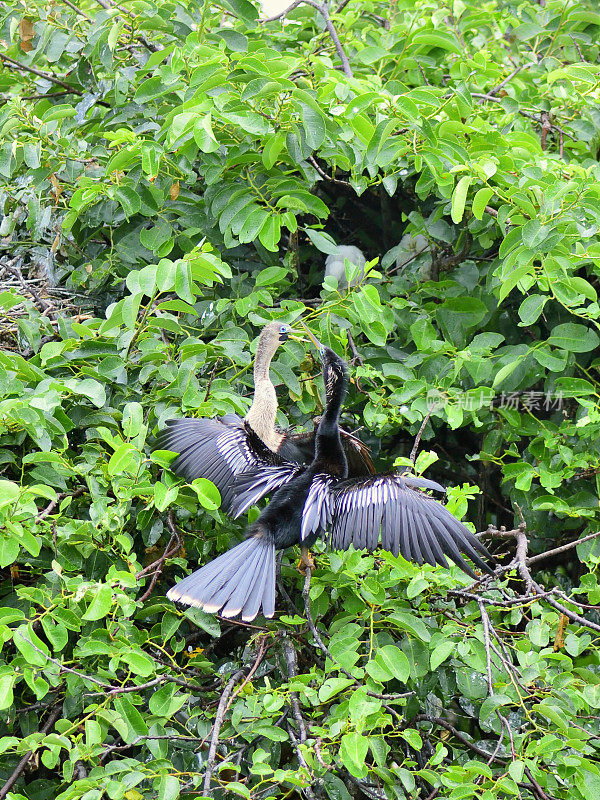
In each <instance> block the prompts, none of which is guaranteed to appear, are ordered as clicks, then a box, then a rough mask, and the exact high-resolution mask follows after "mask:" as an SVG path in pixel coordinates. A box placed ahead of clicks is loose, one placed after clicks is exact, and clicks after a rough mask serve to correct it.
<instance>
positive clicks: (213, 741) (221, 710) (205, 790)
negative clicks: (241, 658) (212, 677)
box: [0, 669, 244, 800]
mask: <svg viewBox="0 0 600 800" xmlns="http://www.w3.org/2000/svg"><path fill="white" fill-rule="evenodd" d="M243 674H244V670H243V669H239V670H238V671H237V672H235V673H234V674H233V675H232V676H231V678H230V679H229V680H228V681H227V684H226V686H225V689H224V690H223V694H222V695H221V699H220V700H219V705H218V707H217V714H216V716H215V723H214V725H213V729H212V735H211V737H210V747H209V749H208V758H207V760H206V772H205V773H204V782H203V784H202V794H203V795H205V797H212V790H211V788H210V781H211V778H212V774H213V771H214V768H215V758H216V755H217V745H218V744H219V734H220V732H221V726H222V725H223V719H224V717H225V711H226V709H227V704H228V701H229V695H230V694H231V692H232V691H233V687H234V686H235V685H236V683H237V682H238V681H239V679H240V678H241V677H242V675H243ZM0 800H2V798H0Z"/></svg>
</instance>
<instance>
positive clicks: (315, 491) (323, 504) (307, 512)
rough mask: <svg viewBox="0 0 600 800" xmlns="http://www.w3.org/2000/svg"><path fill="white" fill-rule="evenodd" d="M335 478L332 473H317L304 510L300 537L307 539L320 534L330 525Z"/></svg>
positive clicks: (303, 539)
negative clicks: (331, 490)
mask: <svg viewBox="0 0 600 800" xmlns="http://www.w3.org/2000/svg"><path fill="white" fill-rule="evenodd" d="M332 483H333V478H332V477H331V476H330V475H315V477H314V479H313V481H312V483H311V485H310V489H309V491H308V496H307V498H306V501H305V503H304V508H303V510H302V528H301V531H300V539H301V540H302V541H305V539H307V538H308V537H309V536H312V535H316V536H319V535H320V534H321V533H324V532H325V531H326V530H327V528H328V527H329V522H330V520H331V512H332V507H331V493H330V487H331V485H332Z"/></svg>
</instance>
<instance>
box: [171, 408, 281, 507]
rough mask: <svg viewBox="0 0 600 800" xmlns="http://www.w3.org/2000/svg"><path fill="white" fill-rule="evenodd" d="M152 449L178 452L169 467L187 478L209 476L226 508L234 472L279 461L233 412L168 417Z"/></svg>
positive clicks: (231, 494)
mask: <svg viewBox="0 0 600 800" xmlns="http://www.w3.org/2000/svg"><path fill="white" fill-rule="evenodd" d="M155 449H161V450H171V451H173V452H174V453H178V454H179V455H178V456H177V458H176V459H175V460H174V461H173V462H172V464H171V469H172V470H173V472H175V474H177V475H180V476H181V477H182V478H185V480H187V481H190V482H191V481H193V480H195V479H196V478H208V480H210V481H212V482H213V483H214V484H215V486H216V487H217V488H218V490H219V492H220V493H221V500H222V507H223V508H224V509H225V510H229V509H230V506H231V502H232V500H233V497H234V492H233V488H234V480H235V476H236V475H239V474H240V473H242V472H245V471H247V470H249V469H253V468H256V467H258V466H259V465H263V464H264V465H273V464H277V463H282V462H281V459H279V458H278V456H277V454H276V453H273V452H272V451H271V450H269V448H268V447H267V446H266V445H265V444H264V443H263V442H262V441H261V439H260V438H259V437H258V436H257V435H256V434H255V433H254V431H252V429H251V428H250V427H249V426H248V425H247V423H245V422H244V421H243V420H242V419H241V418H240V417H238V416H237V415H236V414H227V415H226V416H225V417H223V418H222V419H173V420H168V421H167V424H166V427H165V429H164V430H162V431H161V432H160V433H159V434H158V436H157V438H156V442H155Z"/></svg>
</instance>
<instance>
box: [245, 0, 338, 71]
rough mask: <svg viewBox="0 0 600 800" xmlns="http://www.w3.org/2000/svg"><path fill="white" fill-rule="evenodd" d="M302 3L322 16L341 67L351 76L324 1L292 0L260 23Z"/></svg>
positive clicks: (281, 15)
mask: <svg viewBox="0 0 600 800" xmlns="http://www.w3.org/2000/svg"><path fill="white" fill-rule="evenodd" d="M302 3H306V5H309V6H312V7H313V8H315V9H316V10H317V11H318V12H319V14H320V15H321V16H322V17H323V22H324V23H325V27H326V28H327V31H328V33H329V35H330V37H331V40H332V41H333V44H334V47H335V49H336V52H337V54H338V56H339V59H340V61H341V62H342V69H343V70H344V73H345V74H346V75H347V76H348V77H349V78H353V77H354V74H353V72H352V69H351V67H350V62H349V61H348V57H347V56H346V53H345V52H344V48H343V47H342V43H341V42H340V38H339V36H338V35H337V31H336V29H335V28H334V27H333V23H332V21H331V17H330V16H329V9H328V8H327V3H326V2H325V3H317V2H315V0H294V2H293V3H292V4H291V6H288V7H287V8H286V9H285V10H284V11H281V12H280V13H279V14H275V15H274V16H273V17H267V18H266V19H262V20H261V23H262V24H263V25H264V24H265V23H267V22H274V21H275V20H278V19H281V18H282V17H286V16H287V15H288V14H289V13H290V12H291V11H293V10H294V9H295V8H298V6H299V5H301V4H302Z"/></svg>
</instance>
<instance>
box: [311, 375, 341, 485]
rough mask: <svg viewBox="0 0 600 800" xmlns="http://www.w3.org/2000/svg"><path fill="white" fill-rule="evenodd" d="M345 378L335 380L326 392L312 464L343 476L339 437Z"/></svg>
mask: <svg viewBox="0 0 600 800" xmlns="http://www.w3.org/2000/svg"><path fill="white" fill-rule="evenodd" d="M347 387H348V382H347V380H346V378H343V379H340V380H338V381H337V382H336V385H335V387H334V388H333V390H332V391H331V392H329V391H327V392H326V399H327V403H326V406H325V412H324V414H323V416H322V417H321V422H320V423H319V427H318V428H317V435H316V439H315V460H314V462H313V464H315V465H316V466H318V468H324V469H326V470H327V471H328V472H331V473H333V474H335V475H339V476H340V477H342V478H345V477H346V476H347V474H348V464H347V462H346V455H345V453H344V448H343V447H342V441H341V437H340V425H339V422H340V413H341V410H342V403H343V401H344V397H345V396H346V390H347Z"/></svg>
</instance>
